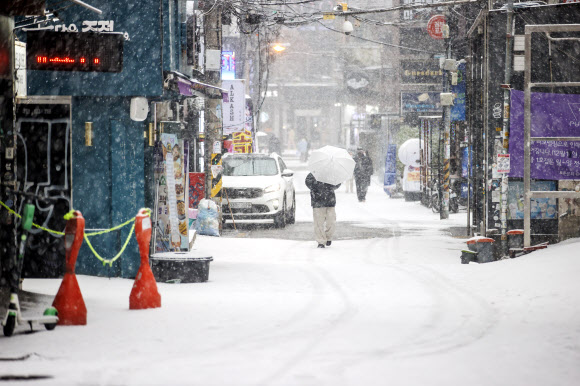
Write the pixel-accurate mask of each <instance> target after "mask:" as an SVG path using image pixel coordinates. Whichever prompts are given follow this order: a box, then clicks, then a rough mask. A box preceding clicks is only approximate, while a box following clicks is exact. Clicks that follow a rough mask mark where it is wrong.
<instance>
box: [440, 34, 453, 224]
mask: <svg viewBox="0 0 580 386" xmlns="http://www.w3.org/2000/svg"><path fill="white" fill-rule="evenodd" d="M445 40H446V43H447V52H446V54H445V57H446V58H447V59H451V39H450V38H449V37H447V38H446V39H445ZM443 92H449V71H448V70H446V71H445V72H444V74H443ZM443 125H444V130H445V134H444V140H445V148H444V149H445V150H444V151H445V155H444V157H445V158H444V163H443V201H442V203H441V212H440V215H439V218H440V219H441V220H445V219H448V218H449V159H450V158H451V146H450V143H449V136H450V134H451V106H445V107H444V108H443Z"/></svg>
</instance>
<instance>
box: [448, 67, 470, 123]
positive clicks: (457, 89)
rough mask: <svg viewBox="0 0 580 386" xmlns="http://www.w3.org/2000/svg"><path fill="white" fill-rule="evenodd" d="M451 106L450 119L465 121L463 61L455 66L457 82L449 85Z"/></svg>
mask: <svg viewBox="0 0 580 386" xmlns="http://www.w3.org/2000/svg"><path fill="white" fill-rule="evenodd" d="M451 92H452V93H453V106H451V120H452V121H465V92H466V86H465V63H461V64H460V65H459V67H458V68H457V84H456V85H451Z"/></svg>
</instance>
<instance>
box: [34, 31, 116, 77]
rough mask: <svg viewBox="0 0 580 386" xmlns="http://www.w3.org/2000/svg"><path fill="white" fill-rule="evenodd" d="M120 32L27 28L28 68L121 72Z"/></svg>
mask: <svg viewBox="0 0 580 386" xmlns="http://www.w3.org/2000/svg"><path fill="white" fill-rule="evenodd" d="M123 41H124V38H123V35H122V34H120V33H104V34H100V33H93V32H54V31H28V32H27V44H26V67H27V69H28V70H47V71H89V72H121V71H122V70H123Z"/></svg>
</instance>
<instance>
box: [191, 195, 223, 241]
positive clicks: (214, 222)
mask: <svg viewBox="0 0 580 386" xmlns="http://www.w3.org/2000/svg"><path fill="white" fill-rule="evenodd" d="M197 210H198V212H197V219H196V220H195V230H196V232H197V233H199V234H200V235H206V236H218V237H219V235H220V229H219V228H220V222H219V213H218V207H217V205H216V203H215V202H213V201H212V200H206V199H203V200H201V201H200V202H199V205H198V207H197Z"/></svg>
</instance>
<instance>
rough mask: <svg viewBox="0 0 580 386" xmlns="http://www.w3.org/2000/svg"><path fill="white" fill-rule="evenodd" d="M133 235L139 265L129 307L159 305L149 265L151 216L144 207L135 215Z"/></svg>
mask: <svg viewBox="0 0 580 386" xmlns="http://www.w3.org/2000/svg"><path fill="white" fill-rule="evenodd" d="M135 236H136V237H137V243H138V244H139V253H140V254H141V265H140V266H139V271H138V272H137V276H135V282H134V283H133V289H132V290H131V295H129V309H131V310H141V309H144V308H157V307H161V295H159V292H158V291H157V282H156V281H155V277H154V276H153V272H152V271H151V267H150V266H149V247H150V242H151V217H150V216H149V212H148V211H147V210H146V209H141V210H139V214H137V216H136V217H135Z"/></svg>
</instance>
